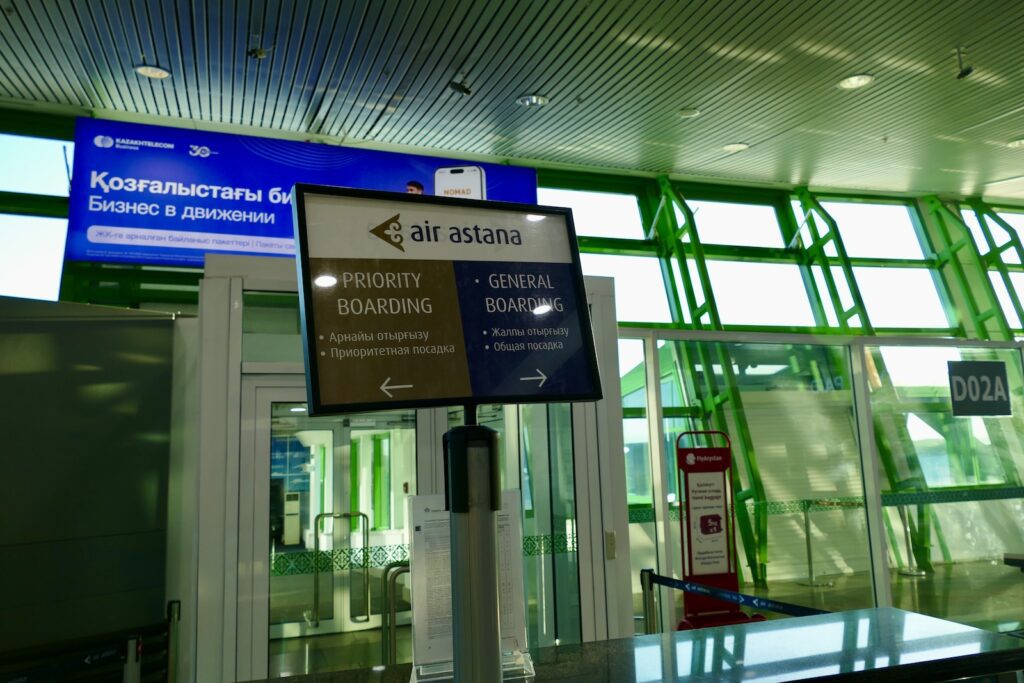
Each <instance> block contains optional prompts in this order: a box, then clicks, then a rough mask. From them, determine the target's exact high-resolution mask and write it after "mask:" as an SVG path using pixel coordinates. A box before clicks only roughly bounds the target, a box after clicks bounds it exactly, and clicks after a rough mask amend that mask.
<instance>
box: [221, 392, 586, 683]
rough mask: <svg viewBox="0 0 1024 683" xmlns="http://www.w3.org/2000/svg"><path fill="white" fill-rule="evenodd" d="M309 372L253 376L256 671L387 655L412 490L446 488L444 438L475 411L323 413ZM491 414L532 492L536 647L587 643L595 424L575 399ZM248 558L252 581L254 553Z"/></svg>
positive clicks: (529, 541) (408, 649)
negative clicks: (585, 457)
mask: <svg viewBox="0 0 1024 683" xmlns="http://www.w3.org/2000/svg"><path fill="white" fill-rule="evenodd" d="M302 381H303V378H302V377H301V376H291V375H288V376H284V375H279V376H277V377H269V376H266V377H263V376H261V377H252V378H250V380H249V381H247V382H246V383H245V385H244V386H243V418H242V423H243V425H249V427H248V428H246V427H243V439H242V440H243V444H247V443H251V449H252V450H251V453H252V456H251V458H250V459H249V461H250V462H251V471H252V475H251V481H252V482H253V483H252V487H251V488H252V499H251V501H250V504H251V509H252V510H253V513H252V523H251V528H252V535H253V544H252V548H253V551H252V555H253V561H252V566H253V568H252V570H251V572H252V582H251V590H252V594H251V595H252V597H251V599H250V600H251V602H250V600H246V599H244V596H245V593H244V591H245V588H244V585H243V584H244V581H242V580H241V579H240V586H242V587H240V593H239V595H240V601H239V604H240V605H245V604H247V602H250V604H251V605H252V609H251V621H250V622H249V623H250V624H251V630H250V632H249V633H245V632H243V631H241V630H240V642H243V643H245V642H247V643H250V645H248V646H245V645H243V646H240V648H239V650H238V657H239V659H240V660H243V661H249V662H252V665H251V667H250V670H251V671H252V674H251V675H252V676H256V677H262V676H266V677H270V678H274V677H282V676H288V675H296V674H304V673H318V672H328V671H340V670H346V669H354V668H363V667H371V666H375V665H379V664H382V663H384V661H385V659H384V657H385V655H384V648H383V644H382V642H381V639H382V630H383V629H382V614H383V613H384V612H385V610H386V606H385V601H384V594H385V584H384V582H385V577H386V574H387V573H388V570H389V568H392V567H394V566H395V564H396V563H400V562H403V561H407V560H408V559H409V546H408V543H409V536H410V534H409V531H410V529H409V525H408V522H407V519H406V515H407V510H406V507H407V498H408V496H410V495H416V494H417V493H422V494H433V493H443V486H444V484H443V481H444V479H443V474H441V472H442V456H441V437H442V435H443V433H444V432H445V431H446V430H447V429H449V428H451V427H452V426H455V425H458V424H461V423H462V420H463V414H462V409H461V408H449V409H443V408H441V409H426V410H418V411H417V410H391V411H379V412H372V413H360V414H348V415H339V416H330V417H309V416H308V414H307V411H306V404H305V402H304V399H305V389H304V388H303V387H302ZM264 382H267V383H270V384H271V385H268V384H264ZM282 384H283V385H285V386H281V385H282ZM246 396H248V397H249V398H246ZM478 418H479V422H480V424H483V425H487V426H490V427H492V428H494V429H496V430H497V431H498V433H499V444H500V446H499V447H500V449H501V451H500V464H501V481H502V488H506V489H519V490H520V491H521V501H522V515H523V517H522V523H523V547H522V562H523V569H524V571H523V574H524V580H525V584H526V585H525V596H526V623H527V629H528V636H529V646H530V648H531V649H536V648H538V647H547V646H551V645H556V644H569V643H578V642H580V641H581V640H583V639H584V638H583V633H584V632H585V629H584V628H583V626H584V624H583V621H582V617H581V613H582V614H586V613H587V610H588V609H590V610H591V611H593V607H591V606H589V605H587V604H583V594H584V591H581V583H582V580H581V576H583V575H584V574H585V572H584V571H583V569H582V568H581V566H580V562H579V560H578V550H577V549H578V547H584V548H586V547H589V546H587V545H586V544H587V543H588V542H589V541H588V540H587V536H586V533H588V532H589V529H590V526H591V525H589V524H580V523H579V521H580V520H579V519H578V513H577V510H578V509H586V508H585V507H579V506H578V504H577V493H578V487H577V478H583V477H586V476H587V475H586V472H582V473H581V472H577V468H578V467H579V459H577V458H575V457H574V443H576V442H577V441H578V439H579V437H580V433H577V432H579V431H580V430H582V429H583V428H582V427H579V426H578V425H577V424H575V423H574V411H573V408H572V407H571V406H570V405H569V404H550V405H548V404H537V405H523V406H516V405H510V406H500V405H495V406H481V407H480V409H479V412H478ZM246 429H249V430H250V432H248V433H249V434H251V435H252V437H251V438H249V437H247V436H246V434H247V433H246ZM581 433H582V432H581ZM244 448H245V446H243V449H244ZM577 448H578V446H577ZM245 460H246V459H245V458H244V457H243V462H245ZM241 476H242V481H243V482H244V481H246V473H245V472H242V473H241ZM584 480H585V479H584ZM418 482H419V483H418ZM244 489H245V485H244V484H243V493H242V496H243V500H242V505H241V509H243V510H244V509H245V507H246V503H245V498H244V496H245V495H246V494H245V492H244ZM246 528H247V527H246V526H245V525H244V524H243V525H242V529H243V534H244V533H245V531H244V529H246ZM590 543H591V544H592V542H590ZM261 544H262V547H261ZM261 563H262V564H263V565H264V566H265V568H266V569H265V570H263V569H262V568H261V567H260V564H261ZM239 568H240V569H239V575H240V577H241V576H243V573H244V571H245V563H244V562H240V563H239ZM409 586H411V582H410V581H409V577H408V576H404V577H400V578H399V580H398V583H397V591H396V593H397V598H396V619H395V627H394V633H395V638H396V648H395V660H396V661H397V662H408V661H411V659H412V633H411V628H412V627H411V623H412V613H411V595H410V588H409ZM601 589H602V590H604V587H603V586H602V587H601ZM591 599H592V598H591ZM241 618H242V620H243V621H244V619H245V616H244V615H241ZM242 626H243V624H242V623H241V622H240V628H241V627H242ZM385 637H386V635H385ZM244 647H248V648H249V650H248V651H246V650H245V649H243V648H244ZM389 647H390V646H389Z"/></svg>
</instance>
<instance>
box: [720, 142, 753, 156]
mask: <svg viewBox="0 0 1024 683" xmlns="http://www.w3.org/2000/svg"><path fill="white" fill-rule="evenodd" d="M745 149H750V145H748V144H747V143H745V142H732V143H730V144H728V145H725V146H724V147H722V151H723V152H725V153H726V154H735V153H736V152H742V151H743V150H745Z"/></svg>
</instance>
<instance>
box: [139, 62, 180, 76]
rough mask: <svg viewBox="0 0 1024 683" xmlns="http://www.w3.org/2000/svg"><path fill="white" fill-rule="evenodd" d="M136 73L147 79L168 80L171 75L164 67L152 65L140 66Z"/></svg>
mask: <svg viewBox="0 0 1024 683" xmlns="http://www.w3.org/2000/svg"><path fill="white" fill-rule="evenodd" d="M135 73H137V74H139V75H140V76H145V77H146V78H167V77H168V76H170V75H171V72H170V71H168V70H167V69H165V68H163V67H162V66H153V65H151V64H139V65H138V66H137V67H135Z"/></svg>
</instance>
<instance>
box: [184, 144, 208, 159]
mask: <svg viewBox="0 0 1024 683" xmlns="http://www.w3.org/2000/svg"><path fill="white" fill-rule="evenodd" d="M211 154H213V152H211V151H210V148H209V147H207V146H206V145H189V146H188V155H189V156H190V157H199V158H200V159H205V158H206V157H208V156H210V155H211Z"/></svg>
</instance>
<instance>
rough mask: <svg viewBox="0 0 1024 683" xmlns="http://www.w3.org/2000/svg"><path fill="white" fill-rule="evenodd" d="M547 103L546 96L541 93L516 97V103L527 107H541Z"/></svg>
mask: <svg viewBox="0 0 1024 683" xmlns="http://www.w3.org/2000/svg"><path fill="white" fill-rule="evenodd" d="M547 103H548V98H546V97H544V96H543V95H523V96H522V97H517V98H516V104H518V105H520V106H522V107H526V108H528V109H529V108H530V107H543V106H544V105H545V104H547Z"/></svg>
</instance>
